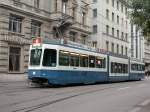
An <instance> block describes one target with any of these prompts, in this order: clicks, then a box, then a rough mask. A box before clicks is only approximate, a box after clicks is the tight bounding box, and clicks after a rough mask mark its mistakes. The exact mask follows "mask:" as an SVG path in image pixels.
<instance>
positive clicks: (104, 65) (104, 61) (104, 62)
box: [102, 58, 106, 68]
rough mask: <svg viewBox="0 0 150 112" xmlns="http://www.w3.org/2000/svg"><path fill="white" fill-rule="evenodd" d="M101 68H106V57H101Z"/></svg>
mask: <svg viewBox="0 0 150 112" xmlns="http://www.w3.org/2000/svg"><path fill="white" fill-rule="evenodd" d="M102 68H106V58H104V59H103V65H102Z"/></svg>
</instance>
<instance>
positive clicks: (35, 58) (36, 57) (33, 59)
mask: <svg viewBox="0 0 150 112" xmlns="http://www.w3.org/2000/svg"><path fill="white" fill-rule="evenodd" d="M41 54H42V49H33V50H31V56H30V65H40V60H41Z"/></svg>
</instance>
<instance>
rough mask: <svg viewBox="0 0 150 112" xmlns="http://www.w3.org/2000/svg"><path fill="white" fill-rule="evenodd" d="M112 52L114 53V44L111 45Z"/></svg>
mask: <svg viewBox="0 0 150 112" xmlns="http://www.w3.org/2000/svg"><path fill="white" fill-rule="evenodd" d="M111 52H112V53H114V43H111Z"/></svg>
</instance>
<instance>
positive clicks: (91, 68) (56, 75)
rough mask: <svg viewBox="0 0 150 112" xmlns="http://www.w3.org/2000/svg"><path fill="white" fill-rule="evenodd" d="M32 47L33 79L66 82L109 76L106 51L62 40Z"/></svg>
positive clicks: (29, 73) (105, 79) (85, 80)
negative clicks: (57, 42) (73, 44)
mask: <svg viewBox="0 0 150 112" xmlns="http://www.w3.org/2000/svg"><path fill="white" fill-rule="evenodd" d="M30 49H31V50H30V51H31V53H30V63H29V69H28V79H29V80H32V82H37V83H45V82H48V84H54V85H58V84H59V85H66V84H75V83H84V84H91V83H96V82H104V81H107V80H108V75H107V63H106V62H107V55H106V54H100V53H97V52H94V51H89V50H85V49H83V48H77V47H68V46H66V45H61V44H60V45H57V44H42V45H41V46H40V47H36V48H35V47H34V46H31V48H30Z"/></svg>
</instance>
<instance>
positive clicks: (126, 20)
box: [126, 20, 128, 28]
mask: <svg viewBox="0 0 150 112" xmlns="http://www.w3.org/2000/svg"><path fill="white" fill-rule="evenodd" d="M126 28H128V22H127V20H126Z"/></svg>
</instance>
